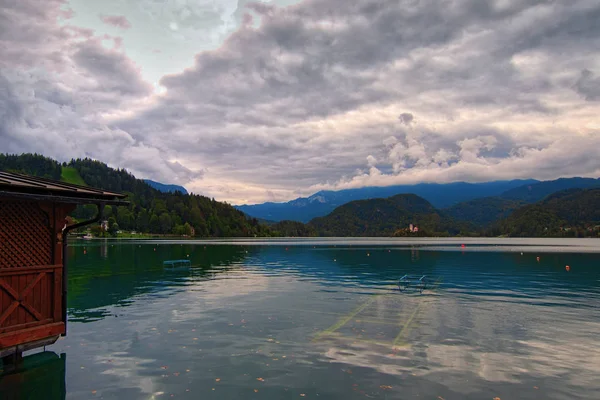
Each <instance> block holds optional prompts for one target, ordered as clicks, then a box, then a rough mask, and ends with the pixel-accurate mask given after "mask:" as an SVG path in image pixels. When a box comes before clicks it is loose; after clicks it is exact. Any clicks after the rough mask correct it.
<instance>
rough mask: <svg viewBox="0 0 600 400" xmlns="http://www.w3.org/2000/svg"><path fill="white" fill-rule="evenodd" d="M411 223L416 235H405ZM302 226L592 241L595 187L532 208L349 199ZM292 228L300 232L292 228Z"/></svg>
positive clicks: (362, 232) (598, 199)
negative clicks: (580, 238)
mask: <svg viewBox="0 0 600 400" xmlns="http://www.w3.org/2000/svg"><path fill="white" fill-rule="evenodd" d="M474 203H477V204H478V205H479V206H481V205H485V207H480V208H481V209H480V210H479V212H472V213H471V215H468V213H466V214H462V215H459V213H456V212H455V213H454V214H455V215H452V214H451V212H450V211H456V210H457V209H465V208H466V209H469V208H472V209H476V208H477V206H476V205H475V206H474V205H473V204H474ZM507 205H508V206H509V207H507ZM510 207H514V209H509V208H510ZM484 215H485V218H487V220H486V221H483V220H482V216H484ZM473 217H475V218H473ZM297 224H300V223H299V222H297ZM411 225H414V226H417V227H418V228H419V229H418V231H417V232H414V231H411V230H410V228H409V227H410V226H411ZM306 226H307V227H308V231H314V232H315V235H317V236H455V235H461V236H521V237H544V236H547V237H557V236H559V237H560V236H563V237H564V236H567V237H568V236H577V237H588V236H589V237H598V236H599V235H600V187H596V188H593V189H567V190H563V191H559V192H555V193H552V194H551V195H549V196H547V197H545V198H544V199H542V200H540V201H538V202H536V203H533V204H526V203H524V202H519V201H515V200H509V199H503V198H501V197H490V198H487V199H485V201H478V200H475V201H472V202H466V203H461V204H459V205H457V206H455V207H451V208H448V209H441V210H440V209H436V208H435V207H434V206H433V205H432V204H431V203H430V202H428V201H427V200H425V199H424V198H422V197H419V196H416V195H414V194H399V195H396V196H392V197H389V198H379V199H369V200H355V201H351V202H349V203H346V204H344V205H342V206H340V207H337V208H336V209H335V210H334V211H333V212H331V213H330V214H328V215H326V216H324V217H318V218H314V219H313V220H311V221H310V222H309V223H308V224H306ZM295 229H296V231H297V232H301V230H300V229H299V228H298V227H297V226H296V227H295Z"/></svg>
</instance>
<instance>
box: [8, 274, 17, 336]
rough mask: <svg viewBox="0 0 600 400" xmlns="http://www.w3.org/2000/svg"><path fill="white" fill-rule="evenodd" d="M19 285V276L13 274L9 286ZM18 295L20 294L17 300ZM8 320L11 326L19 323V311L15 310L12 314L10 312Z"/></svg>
mask: <svg viewBox="0 0 600 400" xmlns="http://www.w3.org/2000/svg"><path fill="white" fill-rule="evenodd" d="M18 285H19V276H11V277H10V285H9V286H10V287H11V288H15V287H17V286H18ZM14 292H15V293H16V291H14ZM11 295H12V294H11ZM18 296H19V295H18V294H17V297H15V300H17V299H18ZM17 301H18V300H17ZM17 310H18V309H17ZM7 321H8V323H7V325H9V326H11V325H17V324H18V323H19V316H18V311H16V310H15V312H13V313H12V314H10V316H9V317H8V320H7Z"/></svg>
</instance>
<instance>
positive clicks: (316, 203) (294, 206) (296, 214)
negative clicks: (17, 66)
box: [235, 178, 600, 222]
mask: <svg viewBox="0 0 600 400" xmlns="http://www.w3.org/2000/svg"><path fill="white" fill-rule="evenodd" d="M596 186H600V180H598V179H592V178H561V179H557V180H554V181H542V182H540V181H537V180H534V179H525V180H510V181H494V182H484V183H466V182H455V183H445V184H444V183H421V184H417V185H399V186H389V187H365V188H359V189H345V190H339V191H320V192H317V193H315V194H313V195H312V196H309V197H301V198H298V199H295V200H292V201H289V202H286V203H272V202H268V203H262V204H254V205H238V206H235V207H236V208H237V209H238V210H241V211H243V212H244V213H246V214H247V215H250V216H252V217H255V218H258V219H261V220H268V221H275V222H277V221H282V220H292V221H300V222H308V221H310V220H312V219H313V218H316V217H322V216H325V215H327V214H329V213H330V212H332V211H333V210H334V209H335V208H336V207H338V206H341V205H343V204H346V203H348V202H351V201H354V200H367V199H373V198H388V197H391V196H394V195H397V194H406V193H410V194H415V195H417V196H420V197H422V198H424V199H425V200H427V201H429V202H430V203H431V204H432V205H433V206H434V207H436V208H438V209H445V208H451V207H454V206H457V205H458V204H461V203H464V202H468V201H471V200H476V199H483V198H489V197H500V198H501V199H503V200H495V201H504V200H510V201H511V202H508V201H507V202H506V204H505V206H504V207H505V208H506V207H508V208H509V209H511V210H513V209H515V207H516V206H518V205H520V204H524V203H533V202H535V201H538V200H541V199H542V198H544V197H545V196H547V195H549V194H550V193H553V192H556V191H559V190H564V189H571V188H586V187H596ZM486 201H490V200H486ZM475 204H476V205H477V203H475ZM461 207H462V205H461ZM469 208H472V205H471V206H469ZM460 212H461V211H460V207H459V208H458V209H456V210H453V211H451V212H450V214H453V213H460Z"/></svg>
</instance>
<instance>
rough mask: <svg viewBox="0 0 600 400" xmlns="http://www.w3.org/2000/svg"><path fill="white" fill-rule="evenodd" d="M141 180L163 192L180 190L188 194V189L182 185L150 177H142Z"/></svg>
mask: <svg viewBox="0 0 600 400" xmlns="http://www.w3.org/2000/svg"><path fill="white" fill-rule="evenodd" d="M143 181H144V182H146V183H147V184H148V185H150V186H151V187H153V188H154V189H156V190H158V191H159V192H163V193H175V192H181V193H183V194H188V191H187V190H186V189H185V188H184V187H183V186H179V185H169V184H165V183H160V182H156V181H153V180H150V179H143Z"/></svg>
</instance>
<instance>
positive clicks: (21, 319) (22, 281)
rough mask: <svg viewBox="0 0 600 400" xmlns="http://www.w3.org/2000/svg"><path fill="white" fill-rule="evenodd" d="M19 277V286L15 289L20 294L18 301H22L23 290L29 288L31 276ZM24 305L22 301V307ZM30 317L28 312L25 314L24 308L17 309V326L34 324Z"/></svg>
mask: <svg viewBox="0 0 600 400" xmlns="http://www.w3.org/2000/svg"><path fill="white" fill-rule="evenodd" d="M18 276H19V278H18V279H19V284H18V285H17V287H16V288H15V289H16V290H17V291H18V292H19V298H18V299H17V300H19V301H21V300H23V289H24V288H25V287H27V283H28V282H29V276H28V275H18ZM22 305H23V302H22V301H21V306H22ZM29 318H30V317H29V315H27V312H25V309H24V308H23V307H19V308H17V324H19V325H20V324H26V323H27V322H32V321H31V320H29Z"/></svg>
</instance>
